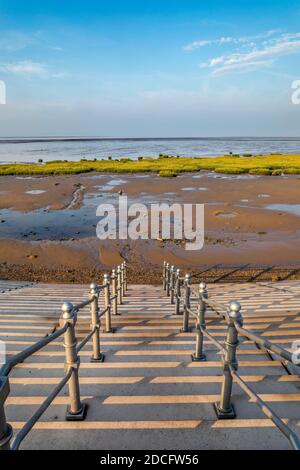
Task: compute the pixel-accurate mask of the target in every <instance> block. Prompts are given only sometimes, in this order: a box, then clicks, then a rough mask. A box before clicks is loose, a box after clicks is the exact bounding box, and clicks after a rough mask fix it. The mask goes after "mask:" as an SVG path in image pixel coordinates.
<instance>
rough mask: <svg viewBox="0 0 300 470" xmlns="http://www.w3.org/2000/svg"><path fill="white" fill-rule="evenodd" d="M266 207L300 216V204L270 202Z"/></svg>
mask: <svg viewBox="0 0 300 470" xmlns="http://www.w3.org/2000/svg"><path fill="white" fill-rule="evenodd" d="M266 209H271V210H273V211H280V212H287V213H288V214H292V215H298V216H300V204H268V205H267V206H266Z"/></svg>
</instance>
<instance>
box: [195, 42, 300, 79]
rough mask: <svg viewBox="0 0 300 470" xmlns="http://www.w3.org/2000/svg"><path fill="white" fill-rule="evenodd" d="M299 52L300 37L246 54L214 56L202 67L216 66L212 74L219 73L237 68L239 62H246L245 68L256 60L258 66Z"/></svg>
mask: <svg viewBox="0 0 300 470" xmlns="http://www.w3.org/2000/svg"><path fill="white" fill-rule="evenodd" d="M297 52H300V39H299V40H295V41H286V42H278V43H277V44H275V45H270V46H266V47H263V48H261V49H254V50H252V51H250V52H247V53H244V54H241V53H232V54H229V55H228V56H219V57H214V58H212V59H210V60H209V62H207V63H203V64H200V66H201V67H202V68H205V67H208V68H215V70H214V72H213V73H212V75H217V74H218V72H221V73H224V72H225V71H233V70H237V69H238V68H239V67H238V66H239V64H245V66H244V67H243V68H244V69H245V68H246V66H247V64H248V65H249V68H250V66H251V65H253V63H254V62H255V65H256V66H258V65H261V66H263V65H266V64H267V65H269V64H270V59H271V60H272V59H274V58H276V57H279V56H282V55H288V54H293V53H297ZM266 59H269V60H266ZM259 63H260V64H259ZM219 66H221V67H222V69H219V68H218V67H219ZM216 67H217V68H216ZM240 68H242V67H240Z"/></svg>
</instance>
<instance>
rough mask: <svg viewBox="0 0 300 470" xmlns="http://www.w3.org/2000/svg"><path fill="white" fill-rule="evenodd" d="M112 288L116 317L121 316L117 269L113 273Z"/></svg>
mask: <svg viewBox="0 0 300 470" xmlns="http://www.w3.org/2000/svg"><path fill="white" fill-rule="evenodd" d="M111 286H112V296H113V301H112V302H113V311H114V315H119V313H118V279H117V275H116V271H115V269H113V270H112V272H111Z"/></svg>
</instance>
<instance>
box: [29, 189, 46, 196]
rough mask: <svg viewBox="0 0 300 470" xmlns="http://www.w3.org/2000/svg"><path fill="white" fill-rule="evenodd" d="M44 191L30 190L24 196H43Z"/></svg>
mask: <svg viewBox="0 0 300 470" xmlns="http://www.w3.org/2000/svg"><path fill="white" fill-rule="evenodd" d="M45 192H46V191H45V190H43V189H31V190H30V191H26V192H25V194H32V195H33V196H38V195H39V194H43V193H45Z"/></svg>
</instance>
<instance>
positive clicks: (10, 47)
mask: <svg viewBox="0 0 300 470" xmlns="http://www.w3.org/2000/svg"><path fill="white" fill-rule="evenodd" d="M31 43H32V38H30V37H29V36H28V35H27V34H24V33H21V32H19V31H2V32H1V36H0V50H2V51H7V52H13V51H19V50H22V49H25V48H26V47H28V46H29V45H30V44H31Z"/></svg>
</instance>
